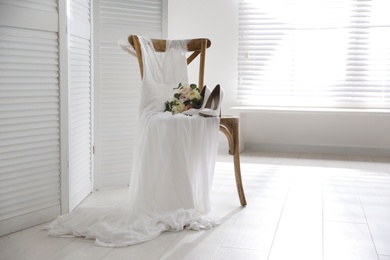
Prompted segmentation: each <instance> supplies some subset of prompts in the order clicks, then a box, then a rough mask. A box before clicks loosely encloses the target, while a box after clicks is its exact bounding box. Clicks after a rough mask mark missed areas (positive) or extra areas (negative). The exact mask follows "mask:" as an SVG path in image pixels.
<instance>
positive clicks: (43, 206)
mask: <svg viewBox="0 0 390 260" xmlns="http://www.w3.org/2000/svg"><path fill="white" fill-rule="evenodd" d="M25 2H26V3H27V1H2V2H1V3H0V14H1V15H0V235H3V234H7V233H10V232H14V231H17V230H20V229H23V228H27V227H30V226H33V225H37V224H41V223H43V222H46V221H49V220H51V219H53V218H54V217H56V216H57V215H58V214H59V213H60V107H59V66H58V63H59V49H58V40H59V39H58V11H57V2H56V1H44V2H43V1H28V3H27V5H26V6H25V7H23V8H21V7H19V5H21V4H23V3H25ZM11 11H12V16H10V15H9V13H10V12H11ZM21 17H23V18H25V19H20V18H21ZM23 21H24V23H23ZM15 22H16V24H17V26H12V25H13V24H14V23H15Z"/></svg>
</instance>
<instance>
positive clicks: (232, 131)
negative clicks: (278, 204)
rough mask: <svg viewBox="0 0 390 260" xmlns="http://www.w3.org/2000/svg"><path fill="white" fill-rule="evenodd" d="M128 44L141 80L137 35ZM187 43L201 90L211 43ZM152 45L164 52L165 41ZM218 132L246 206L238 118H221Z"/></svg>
mask: <svg viewBox="0 0 390 260" xmlns="http://www.w3.org/2000/svg"><path fill="white" fill-rule="evenodd" d="M128 41H129V43H130V44H131V45H132V46H133V48H134V50H135V51H136V54H137V58H138V64H139V68H140V72H141V78H143V75H144V71H143V61H142V52H141V45H140V41H139V39H138V36H137V35H130V36H129V37H128ZM186 41H187V51H188V52H192V54H190V55H189V56H188V58H187V65H188V64H190V63H191V62H192V61H193V60H194V59H195V58H196V57H197V56H198V55H199V54H200V62H199V81H198V86H199V88H200V89H201V88H203V86H204V85H203V84H204V69H205V60H206V49H207V48H209V47H210V46H211V41H210V40H209V39H206V38H198V39H191V40H186ZM152 43H153V46H154V49H155V51H157V52H165V47H166V40H163V39H152ZM220 130H221V132H223V133H224V134H225V135H226V137H227V140H228V143H229V154H231V155H233V161H234V172H235V178H236V186H237V192H238V196H239V199H240V203H241V205H242V206H245V205H246V199H245V193H244V188H243V186H242V179H241V167H240V150H239V148H240V147H239V135H238V131H239V118H238V117H233V116H223V115H222V116H221V118H220Z"/></svg>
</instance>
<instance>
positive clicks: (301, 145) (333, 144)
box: [168, 0, 390, 155]
mask: <svg viewBox="0 0 390 260" xmlns="http://www.w3.org/2000/svg"><path fill="white" fill-rule="evenodd" d="M237 10H238V0H228V1H226V0H169V1H168V37H169V38H171V39H182V38H195V37H207V38H209V39H210V40H211V42H212V45H211V47H210V49H209V50H208V52H207V56H206V57H207V58H206V76H205V83H206V84H207V85H209V86H211V87H213V86H214V85H215V84H218V83H219V84H221V86H222V87H223V88H224V90H225V93H226V95H225V99H224V101H223V102H224V106H223V114H240V121H241V139H242V140H241V145H242V146H244V145H245V146H246V147H247V148H250V149H260V150H289V151H290V150H294V151H307V152H336V153H353V154H379V155H390V114H389V113H388V114H383V113H382V114H379V113H366V112H361V113H356V112H352V113H345V112H344V113H336V112H307V111H273V110H270V111H241V112H240V111H239V110H234V109H230V108H231V107H234V106H237V105H238V103H237V102H236V101H235V100H236V83H237V64H236V60H237V35H238V26H237V22H238V14H237ZM194 70H195V71H196V70H197V68H194ZM193 73H194V72H193V71H192V72H191V71H190V77H191V75H193ZM194 79H195V81H194V82H196V80H197V77H194ZM225 145H226V143H225V141H224V143H222V145H221V146H225Z"/></svg>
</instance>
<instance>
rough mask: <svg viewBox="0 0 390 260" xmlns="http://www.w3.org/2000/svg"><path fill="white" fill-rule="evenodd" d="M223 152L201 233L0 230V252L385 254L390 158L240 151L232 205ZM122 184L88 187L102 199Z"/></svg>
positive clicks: (329, 259)
mask: <svg viewBox="0 0 390 260" xmlns="http://www.w3.org/2000/svg"><path fill="white" fill-rule="evenodd" d="M231 160H232V158H231V157H230V156H225V155H220V156H219V158H218V162H217V166H216V172H215V178H214V185H213V191H212V206H213V211H212V215H213V216H216V217H220V218H222V219H221V225H220V226H218V227H216V228H213V229H211V230H206V231H182V232H178V233H171V232H166V233H163V234H162V235H161V236H160V237H158V238H156V239H154V240H152V241H149V242H147V243H143V244H139V245H135V246H130V247H126V248H105V247H98V246H95V245H94V243H93V241H91V240H86V239H82V238H52V237H48V236H47V233H46V231H43V230H42V225H41V226H36V227H32V228H29V229H26V230H23V231H20V232H17V233H14V234H10V235H7V236H3V237H1V238H0V259H2V260H3V259H4V260H12V259H17V260H20V259H34V260H35V259H37V260H38V259H39V260H43V259H45V260H46V259H72V260H75V259H83V260H84V259H94V260H96V259H104V260H117V259H147V260H151V259H180V260H181V259H196V260H199V259H202V260H204V259H214V260H217V259H218V260H220V259H223V260H226V259H234V260H235V259H239V260H246V259H256V260H265V259H269V260H275V259H283V260H285V259H288V260H291V259H299V260H303V259H310V260H316V259H326V260H337V259H340V260H348V259H354V260H355V259H362V260H371V259H376V260H378V259H379V260H390V159H389V158H387V157H368V156H348V155H327V154H300V153H294V154H293V153H291V154H290V153H288V154H287V153H255V152H244V153H243V154H242V157H241V161H242V164H241V167H242V175H243V180H244V186H245V191H246V196H247V202H248V205H247V206H246V207H245V208H243V207H240V206H239V200H238V196H237V194H236V190H235V183H234V179H233V165H232V161H231ZM125 192H126V190H125V189H124V188H121V189H113V190H104V191H99V192H94V193H93V194H92V195H91V196H89V197H88V198H87V199H86V201H85V202H84V204H85V205H86V204H94V203H96V201H99V202H100V203H101V202H104V203H107V204H109V203H111V202H112V201H113V200H117V199H120V198H121V196H122V195H124V194H125Z"/></svg>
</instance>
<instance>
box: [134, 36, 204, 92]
mask: <svg viewBox="0 0 390 260" xmlns="http://www.w3.org/2000/svg"><path fill="white" fill-rule="evenodd" d="M151 40H152V43H153V46H154V49H155V51H157V52H165V47H166V40H164V39H151ZM128 41H129V43H130V44H131V45H132V46H133V48H134V50H135V52H136V53H137V58H138V64H139V69H140V72H141V78H143V75H144V66H143V61H142V52H141V45H140V41H139V38H138V36H137V35H129V37H128ZM178 41H180V40H178ZM185 41H186V42H187V51H188V52H192V54H191V55H190V56H188V58H187V65H188V64H190V63H191V62H192V61H193V60H194V59H195V58H196V57H197V56H198V55H199V54H200V62H199V80H198V87H199V89H200V90H202V88H203V83H204V69H205V61H206V49H207V48H208V47H210V46H211V41H210V40H209V39H206V38H197V39H189V40H185Z"/></svg>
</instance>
